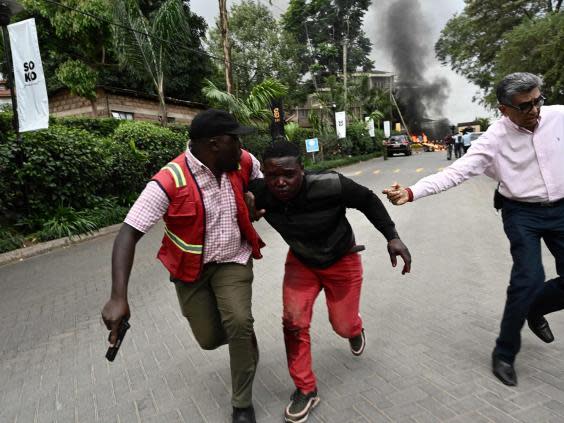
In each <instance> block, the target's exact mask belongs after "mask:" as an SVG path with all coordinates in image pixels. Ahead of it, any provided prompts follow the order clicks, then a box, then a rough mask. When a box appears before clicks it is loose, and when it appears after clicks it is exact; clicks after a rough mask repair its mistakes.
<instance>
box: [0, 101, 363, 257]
mask: <svg viewBox="0 0 564 423" xmlns="http://www.w3.org/2000/svg"><path fill="white" fill-rule="evenodd" d="M357 126H358V127H357ZM357 126H355V127H353V128H352V129H351V131H350V133H349V135H350V137H349V140H348V142H349V143H350V145H352V148H351V152H354V153H356V154H363V153H366V152H369V151H371V150H370V144H369V140H370V138H366V134H365V133H364V132H363V128H361V126H360V125H357ZM11 127H12V115H11V114H10V113H9V112H6V111H4V112H1V111H0V185H1V186H2V189H1V190H0V252H3V251H8V250H10V249H14V248H18V247H21V246H22V245H28V244H30V243H33V242H37V241H38V240H48V239H53V238H57V237H60V236H69V235H70V236H72V235H78V234H79V233H84V232H89V231H92V230H95V229H97V228H100V227H103V226H107V225H110V224H113V223H118V222H120V221H122V220H123V217H124V215H125V214H126V212H127V210H128V208H129V206H130V205H131V204H132V202H133V201H134V200H135V199H136V198H137V196H138V195H139V193H140V192H141V190H142V189H143V188H144V186H145V185H146V183H147V181H148V180H149V179H150V178H151V177H152V176H153V175H154V174H155V173H156V172H157V171H159V169H161V168H162V167H163V166H164V165H165V164H166V163H167V162H169V161H170V160H172V159H173V158H174V157H176V156H177V155H178V154H180V153H181V152H182V151H184V150H185V149H186V144H187V141H188V127H187V126H185V125H171V126H170V127H166V128H164V127H161V126H159V125H158V124H154V123H150V122H140V121H119V120H114V119H90V118H54V119H51V123H50V127H49V128H48V129H45V130H41V131H37V132H26V133H24V134H22V139H23V143H22V145H20V144H18V143H17V141H16V139H15V134H14V133H13V131H12V129H11ZM313 136H314V134H313V131H312V130H310V129H304V128H294V130H293V131H292V137H291V141H292V142H295V143H296V144H297V145H299V147H300V149H301V150H302V151H304V150H305V143H304V140H305V139H306V138H311V137H313ZM319 138H320V142H321V143H322V145H323V148H324V152H325V158H326V159H331V158H338V157H339V154H340V153H341V152H342V149H343V145H344V144H343V141H342V140H337V139H336V137H335V135H334V134H331V133H328V134H325V135H323V136H321V137H319ZM270 140H271V138H270V133H269V132H268V131H266V130H260V131H258V132H256V133H255V134H252V135H249V136H245V137H243V140H242V141H243V145H244V147H245V148H246V149H247V150H249V151H250V152H251V153H253V154H254V155H255V156H256V157H258V158H261V157H262V153H263V151H264V149H265V148H266V147H267V146H268V145H269V144H270ZM20 147H23V149H22V150H21V151H20ZM21 153H23V157H24V159H23V165H19V164H18V163H19V160H18V158H19V157H21ZM349 154H350V153H349ZM341 157H342V156H341ZM306 160H307V157H306ZM357 160H358V158H346V159H344V161H333V162H330V161H326V162H324V163H322V164H319V163H318V164H316V165H314V166H313V167H314V168H316V169H321V168H323V169H325V168H329V167H335V166H342V165H344V164H347V163H351V162H353V161H357Z"/></svg>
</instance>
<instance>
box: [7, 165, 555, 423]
mask: <svg viewBox="0 0 564 423" xmlns="http://www.w3.org/2000/svg"><path fill="white" fill-rule="evenodd" d="M397 159H398V158H394V159H393V160H396V161H395V163H394V165H397V163H400V161H399V160H397ZM390 161H392V160H390ZM420 176H421V175H419V174H418V175H416V177H420ZM414 177H415V176H414ZM360 178H361V179H360V180H361V182H363V183H366V184H370V183H371V182H370V181H371V180H368V179H367V180H362V176H361V177H360ZM386 182H388V181H386ZM382 183H383V182H382V181H380V180H379V181H378V182H377V183H376V182H375V189H376V188H377V186H378V187H381V185H382ZM490 193H491V183H490V182H489V181H487V180H484V179H477V180H476V181H472V182H469V183H467V184H465V185H464V186H463V187H460V188H458V189H457V190H454V191H452V192H449V193H446V194H443V195H442V196H441V197H443V198H441V199H439V198H437V199H434V200H433V201H428V202H425V201H421V202H420V203H418V204H417V206H415V205H410V206H409V207H405V208H401V209H400V208H394V209H391V211H392V214H393V217H394V219H395V220H396V222H397V223H398V226H399V230H400V234H402V237H403V239H404V240H405V242H406V244H408V246H409V247H410V249H411V250H412V252H413V255H414V269H413V273H412V274H411V275H409V276H407V277H402V276H401V275H400V274H399V272H398V271H397V269H396V270H393V269H391V266H390V265H389V262H388V259H387V257H386V255H385V254H384V251H385V250H384V249H385V242H384V240H383V238H382V237H381V236H380V235H379V234H377V233H375V231H374V230H373V229H371V226H370V225H369V224H368V223H367V222H366V221H365V219H364V218H363V217H362V216H361V215H360V214H358V213H356V212H353V213H351V215H350V216H351V220H353V221H354V227H355V232H356V233H357V238H358V240H359V242H361V243H366V244H367V245H368V249H367V251H365V252H364V253H363V261H364V264H365V285H364V287H363V298H362V317H363V319H364V322H365V327H366V331H367V336H368V347H367V350H366V352H365V354H364V355H363V356H362V357H360V358H355V357H353V356H352V355H351V354H350V352H349V351H348V345H347V342H346V341H345V340H342V339H340V338H339V337H338V336H337V335H335V334H334V333H333V332H332V331H331V328H330V325H329V323H328V321H327V317H326V316H327V315H326V307H325V304H324V301H323V294H321V296H320V298H319V301H318V303H317V305H316V309H315V317H314V321H313V324H312V329H311V331H312V340H313V355H314V366H315V370H316V373H317V375H318V378H319V392H320V395H321V398H322V402H321V403H320V405H319V407H318V408H317V409H316V410H315V411H314V413H313V414H312V416H311V418H310V421H311V422H333V423H342V422H388V421H395V422H401V423H404V422H420V423H422V422H443V421H445V422H469V423H476V422H517V421H521V422H531V423H540V422H551V423H562V422H564V343H563V338H564V313H559V314H555V315H553V316H550V317H549V320H550V322H551V325H552V327H553V330H554V332H555V335H556V337H557V340H556V342H555V343H554V344H551V345H545V344H543V343H541V342H540V341H538V340H537V339H536V338H535V337H534V336H533V335H532V334H531V333H530V331H529V330H528V329H524V330H523V350H522V352H521V354H520V355H519V357H518V360H517V371H518V375H519V386H518V387H517V388H508V387H505V386H503V385H502V384H501V383H499V382H498V381H497V380H496V379H495V378H494V377H493V376H492V375H491V372H490V353H491V350H492V347H493V344H494V340H495V337H496V335H497V330H498V324H499V318H500V315H501V312H502V306H503V300H504V292H505V288H506V283H507V277H508V274H509V269H510V264H511V263H510V260H509V256H508V251H507V249H508V248H507V241H506V240H505V238H504V235H503V233H502V230H501V224H500V222H499V218H498V217H496V216H495V215H494V214H493V213H492V212H491V210H490V209H489V207H486V206H485V204H488V205H489V201H490ZM476 202H477V203H478V204H475V203H476ZM437 210H440V213H437ZM445 213H446V215H447V216H448V215H451V213H453V214H454V213H458V215H459V219H460V221H461V222H466V223H465V226H460V225H458V223H456V222H458V220H456V219H454V220H453V219H448V218H445ZM470 227H471V228H472V229H471V230H469V229H468V228H470ZM161 229H162V228H160V227H159V228H155V230H154V231H153V232H152V233H151V234H149V235H147V236H146V237H145V238H144V239H143V240H142V241H141V243H140V245H139V247H138V251H137V255H136V262H135V266H134V272H133V275H132V281H131V284H130V303H131V308H132V313H133V315H132V319H131V325H132V329H131V331H130V332H129V333H128V335H127V338H126V341H125V343H124V345H123V348H122V351H121V353H120V355H119V356H118V358H117V359H116V361H115V362H114V364H109V363H107V362H106V361H105V359H104V353H105V348H106V344H105V340H106V337H107V332H106V331H105V329H104V328H103V327H102V324H101V321H100V317H99V310H100V308H101V306H102V304H103V303H104V301H105V300H106V297H107V295H108V294H109V286H110V281H109V275H110V273H109V262H110V261H109V259H110V251H111V245H112V241H113V236H107V237H104V238H100V239H97V240H93V241H90V242H86V243H83V244H80V245H77V246H74V247H71V248H68V249H64V250H59V251H56V252H53V253H50V254H47V255H44V256H40V257H35V258H32V259H30V260H27V261H25V262H20V263H16V264H11V265H8V266H4V267H1V268H0V289H1V291H0V292H1V295H0V381H1V384H0V422H2V423H13V422H17V423H31V422H42V423H43V422H58V423H63V422H84V423H87V422H103V423H106V422H120V423H128V422H155V423H157V422H185V423H197V422H209V423H223V422H229V421H230V411H231V410H230V403H229V399H230V378H229V368H228V360H227V358H228V357H227V351H226V349H225V348H223V349H220V350H217V351H202V350H200V349H199V348H198V346H197V344H196V343H195V341H194V339H193V337H192V335H191V333H190V330H189V327H188V325H187V323H186V322H185V320H184V318H183V317H182V316H181V315H180V313H179V310H178V306H177V302H176V298H175V294H174V290H173V287H172V285H171V284H169V283H167V282H166V274H165V272H164V270H163V269H162V267H161V266H160V265H159V264H158V262H156V260H155V259H154V256H155V253H156V248H157V246H158V243H159V238H160V233H161ZM259 229H260V232H261V233H262V234H263V236H264V238H265V240H266V241H267V244H268V249H267V250H265V255H266V257H265V259H264V260H262V261H258V262H256V264H255V275H256V280H255V285H254V287H255V293H254V306H253V307H254V309H253V310H254V315H255V318H256V331H257V336H258V338H259V343H260V347H261V362H260V364H259V370H258V374H257V378H256V381H255V386H254V388H255V390H254V395H255V406H256V410H257V418H258V421H259V422H261V423H266V422H281V421H282V413H283V408H284V406H285V405H286V403H287V401H288V398H289V396H290V394H291V392H292V390H293V389H292V384H291V381H290V378H289V376H288V373H287V369H286V362H285V355H284V348H283V337H282V330H281V320H280V314H281V313H280V310H281V291H280V280H281V272H282V268H283V261H284V255H285V250H286V248H285V246H284V245H283V243H282V240H281V238H280V237H279V236H278V235H277V234H276V233H273V232H272V231H271V230H270V229H269V228H268V227H267V226H266V225H264V224H263V223H261V224H260V225H259ZM553 263H554V261H553V259H552V258H551V257H549V256H547V257H546V259H545V264H546V267H547V273H548V274H549V275H553V274H554V269H553V267H554V265H553Z"/></svg>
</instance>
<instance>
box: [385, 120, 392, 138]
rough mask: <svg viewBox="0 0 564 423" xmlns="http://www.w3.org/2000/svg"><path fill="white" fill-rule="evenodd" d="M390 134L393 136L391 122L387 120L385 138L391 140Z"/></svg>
mask: <svg viewBox="0 0 564 423" xmlns="http://www.w3.org/2000/svg"><path fill="white" fill-rule="evenodd" d="M390 134H391V128H390V121H389V120H385V121H384V137H385V138H390Z"/></svg>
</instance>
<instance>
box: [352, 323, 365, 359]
mask: <svg viewBox="0 0 564 423" xmlns="http://www.w3.org/2000/svg"><path fill="white" fill-rule="evenodd" d="M349 344H350V345H351V352H352V353H353V355H356V356H359V355H361V354H362V353H363V352H364V347H366V335H365V334H364V329H362V332H360V335H357V336H355V337H353V338H349Z"/></svg>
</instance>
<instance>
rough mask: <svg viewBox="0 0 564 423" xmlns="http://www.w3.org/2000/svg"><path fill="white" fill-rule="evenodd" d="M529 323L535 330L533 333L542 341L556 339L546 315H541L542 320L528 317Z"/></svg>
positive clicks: (548, 342) (549, 341)
mask: <svg viewBox="0 0 564 423" xmlns="http://www.w3.org/2000/svg"><path fill="white" fill-rule="evenodd" d="M527 324H528V325H529V328H530V329H531V331H533V333H534V334H535V335H537V336H538V337H539V338H540V339H541V341H544V342H546V343H547V344H550V343H551V342H552V341H554V335H553V334H552V331H551V330H550V326H549V325H548V322H547V321H546V319H545V318H544V317H541V318H540V320H537V319H535V320H534V321H533V322H531V321H530V320H528V319H527Z"/></svg>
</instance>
